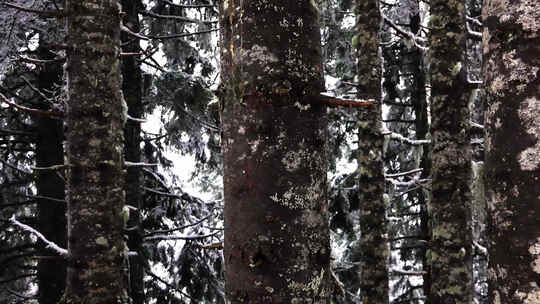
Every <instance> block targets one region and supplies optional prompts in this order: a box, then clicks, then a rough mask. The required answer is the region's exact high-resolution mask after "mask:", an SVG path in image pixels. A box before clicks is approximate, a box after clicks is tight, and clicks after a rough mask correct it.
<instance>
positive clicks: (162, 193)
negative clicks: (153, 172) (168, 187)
mask: <svg viewBox="0 0 540 304" xmlns="http://www.w3.org/2000/svg"><path fill="white" fill-rule="evenodd" d="M141 189H143V190H146V191H148V192H152V193H155V194H159V195H163V196H168V197H174V198H179V199H181V198H182V196H180V195H178V194H174V193H169V192H163V191H159V190H156V189H152V188H148V187H144V186H142V187H141Z"/></svg>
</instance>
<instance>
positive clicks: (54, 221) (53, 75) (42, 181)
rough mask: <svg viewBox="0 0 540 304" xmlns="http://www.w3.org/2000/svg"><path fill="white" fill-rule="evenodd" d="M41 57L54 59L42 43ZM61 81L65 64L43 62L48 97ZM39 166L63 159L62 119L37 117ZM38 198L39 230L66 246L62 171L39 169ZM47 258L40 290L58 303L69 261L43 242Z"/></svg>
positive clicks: (41, 79) (42, 85)
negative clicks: (50, 249)
mask: <svg viewBox="0 0 540 304" xmlns="http://www.w3.org/2000/svg"><path fill="white" fill-rule="evenodd" d="M38 53H39V57H40V59H43V60H48V59H53V58H54V56H55V55H54V54H52V53H50V52H49V51H48V50H47V49H46V48H44V47H41V46H40V47H39V48H38ZM61 83H62V65H61V64H60V63H50V64H47V65H43V67H42V69H41V70H40V71H39V76H38V87H39V89H40V90H41V91H42V92H43V94H45V95H46V96H47V97H52V96H51V95H52V94H51V93H50V92H53V91H54V90H55V86H58V85H60V84H61ZM40 105H43V106H42V107H40V109H42V110H46V111H49V110H50V109H49V106H48V105H47V103H46V102H45V101H43V102H42V103H40ZM36 130H37V140H36V166H37V167H49V166H54V165H60V164H63V163H64V149H63V146H62V141H63V140H64V131H63V121H62V120H59V119H53V118H51V117H48V116H37V117H36ZM36 189H37V194H38V196H39V197H42V198H40V199H38V205H37V209H38V221H39V231H40V232H41V233H42V234H43V235H45V236H46V237H47V239H48V240H50V241H52V242H54V243H55V244H57V245H59V246H60V247H63V248H65V247H66V242H67V231H66V225H67V223H66V205H65V204H64V203H61V202H58V201H53V200H51V199H48V198H53V199H57V200H63V199H64V191H65V181H64V180H63V179H62V173H61V172H59V171H56V170H38V171H37V179H36ZM40 255H41V256H43V257H44V258H40V259H39V260H38V271H37V278H38V290H39V303H40V304H56V303H58V301H59V300H60V298H61V297H62V295H63V293H64V290H65V285H66V284H65V283H66V261H65V260H64V259H63V258H62V257H59V256H58V254H57V253H55V252H52V251H49V250H47V249H46V248H45V246H43V252H42V253H41V254H40Z"/></svg>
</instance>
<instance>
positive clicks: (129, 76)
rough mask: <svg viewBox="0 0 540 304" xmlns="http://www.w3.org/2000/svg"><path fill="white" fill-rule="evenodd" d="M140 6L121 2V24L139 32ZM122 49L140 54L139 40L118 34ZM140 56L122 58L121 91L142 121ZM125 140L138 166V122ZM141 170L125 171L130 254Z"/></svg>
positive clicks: (135, 266) (132, 288)
mask: <svg viewBox="0 0 540 304" xmlns="http://www.w3.org/2000/svg"><path fill="white" fill-rule="evenodd" d="M141 8H142V4H141V3H140V1H138V0H122V11H123V12H124V14H125V15H124V18H123V23H124V24H126V26H129V29H130V30H131V31H132V32H134V33H138V32H139V30H140V21H139V14H138V13H139V10H140V9H141ZM121 40H122V44H123V47H122V50H123V52H125V53H138V52H140V41H139V39H138V38H136V37H133V36H131V35H128V34H126V33H123V34H122V35H121ZM139 59H140V56H135V55H130V56H124V57H122V91H123V94H124V98H125V99H126V104H127V106H128V114H129V116H131V117H135V118H141V116H142V115H143V106H142V74H141V65H140V63H139V61H138V60H139ZM124 138H125V147H124V150H125V159H126V161H130V162H135V163H138V162H140V161H141V124H140V123H139V122H136V121H133V120H128V121H127V122H126V125H125V128H124ZM141 178H142V176H141V169H140V167H129V168H127V175H126V204H128V205H130V206H133V207H135V208H137V209H136V210H135V209H131V210H130V211H129V220H128V222H127V225H126V226H127V227H128V228H129V230H128V232H127V234H128V241H127V245H128V248H129V250H130V251H135V252H140V251H141V250H140V249H141V246H142V234H143V232H142V227H141V215H140V212H139V210H141V209H142V195H141ZM142 259H144V257H142V256H139V255H137V256H131V257H130V258H129V264H128V265H129V296H130V297H131V299H132V300H133V304H142V303H144V299H145V295H144V266H143V265H144V262H143V261H142Z"/></svg>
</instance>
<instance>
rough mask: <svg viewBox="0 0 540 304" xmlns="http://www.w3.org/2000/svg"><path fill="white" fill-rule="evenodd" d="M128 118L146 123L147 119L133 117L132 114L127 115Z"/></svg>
mask: <svg viewBox="0 0 540 304" xmlns="http://www.w3.org/2000/svg"><path fill="white" fill-rule="evenodd" d="M127 119H128V120H131V121H135V122H140V123H145V122H146V119H142V118H137V117H133V116H130V115H129V114H128V115H127Z"/></svg>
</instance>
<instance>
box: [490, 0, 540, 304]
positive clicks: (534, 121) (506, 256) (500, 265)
mask: <svg viewBox="0 0 540 304" xmlns="http://www.w3.org/2000/svg"><path fill="white" fill-rule="evenodd" d="M483 19H484V21H483V22H484V40H483V45H484V75H485V86H486V93H487V110H486V122H485V127H486V164H485V179H486V199H487V203H488V214H489V217H488V219H489V221H488V233H489V236H490V240H489V246H488V251H489V266H488V283H489V298H490V301H491V303H509V304H514V303H516V304H517V303H520V304H522V303H527V304H531V303H539V302H540V287H539V284H540V283H539V282H540V267H539V266H538V265H540V221H539V220H538V219H539V218H540V187H538V182H539V180H540V162H539V161H538V160H539V159H540V145H539V142H540V136H539V134H540V123H539V122H538V117H540V93H539V90H538V88H539V87H540V80H539V78H538V72H539V71H540V61H539V60H538V59H539V58H540V48H539V47H538V45H540V23H539V22H538V20H540V3H539V2H538V1H526V0H518V1H507V0H488V1H485V3H484V11H483Z"/></svg>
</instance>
